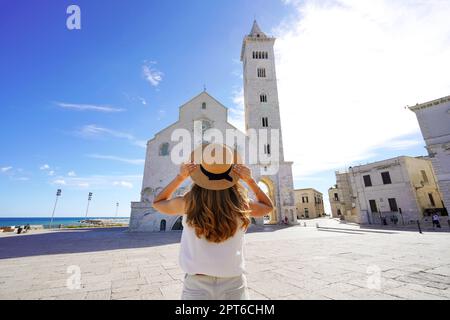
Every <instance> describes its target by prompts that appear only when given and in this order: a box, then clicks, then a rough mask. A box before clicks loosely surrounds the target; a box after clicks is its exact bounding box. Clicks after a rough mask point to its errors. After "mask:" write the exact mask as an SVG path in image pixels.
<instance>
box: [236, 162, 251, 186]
mask: <svg viewBox="0 0 450 320" xmlns="http://www.w3.org/2000/svg"><path fill="white" fill-rule="evenodd" d="M233 171H234V172H235V173H236V174H237V175H238V176H239V178H241V179H242V180H243V181H244V182H249V181H252V180H253V177H252V170H250V168H249V167H247V166H245V165H242V164H235V165H234V166H233Z"/></svg>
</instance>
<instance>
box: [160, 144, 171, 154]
mask: <svg viewBox="0 0 450 320" xmlns="http://www.w3.org/2000/svg"><path fill="white" fill-rule="evenodd" d="M159 155H160V156H162V157H166V156H168V155H169V144H168V143H167V142H166V143H163V144H162V145H161V146H160V147H159Z"/></svg>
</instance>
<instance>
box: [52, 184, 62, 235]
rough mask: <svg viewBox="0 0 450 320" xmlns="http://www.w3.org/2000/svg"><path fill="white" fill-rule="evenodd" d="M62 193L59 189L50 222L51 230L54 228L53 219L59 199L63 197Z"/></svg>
mask: <svg viewBox="0 0 450 320" xmlns="http://www.w3.org/2000/svg"><path fill="white" fill-rule="evenodd" d="M61 192H62V190H61V189H58V190H57V191H56V200H55V206H54V207H53V213H52V219H51V220H50V229H51V228H52V226H53V217H54V216H55V211H56V205H57V204H58V198H59V197H60V196H61Z"/></svg>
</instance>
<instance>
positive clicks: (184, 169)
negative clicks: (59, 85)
mask: <svg viewBox="0 0 450 320" xmlns="http://www.w3.org/2000/svg"><path fill="white" fill-rule="evenodd" d="M197 168H198V164H194V163H183V164H182V165H181V166H180V174H179V175H180V177H182V178H183V179H187V178H188V177H189V176H190V175H191V173H192V172H194V170H196V169H197Z"/></svg>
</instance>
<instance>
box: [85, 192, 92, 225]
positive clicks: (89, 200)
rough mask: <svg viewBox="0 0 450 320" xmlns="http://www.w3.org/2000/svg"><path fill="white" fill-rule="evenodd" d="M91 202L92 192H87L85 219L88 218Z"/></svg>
mask: <svg viewBox="0 0 450 320" xmlns="http://www.w3.org/2000/svg"><path fill="white" fill-rule="evenodd" d="M91 200H92V192H89V194H88V203H87V207H86V219H87V216H88V212H89V204H90V203H91Z"/></svg>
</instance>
